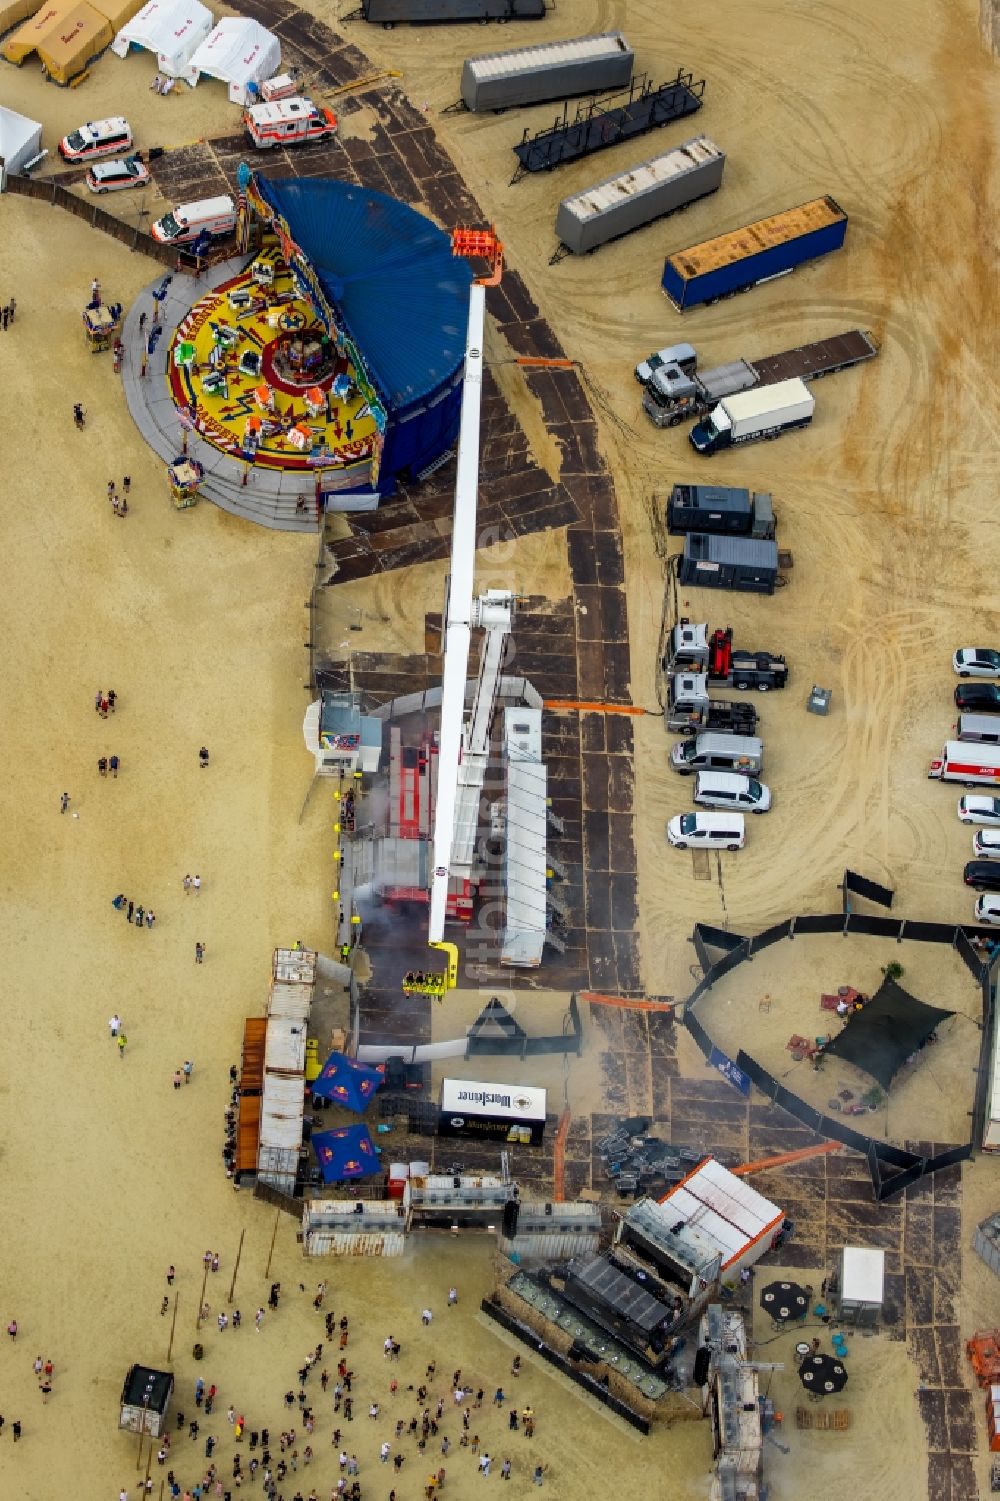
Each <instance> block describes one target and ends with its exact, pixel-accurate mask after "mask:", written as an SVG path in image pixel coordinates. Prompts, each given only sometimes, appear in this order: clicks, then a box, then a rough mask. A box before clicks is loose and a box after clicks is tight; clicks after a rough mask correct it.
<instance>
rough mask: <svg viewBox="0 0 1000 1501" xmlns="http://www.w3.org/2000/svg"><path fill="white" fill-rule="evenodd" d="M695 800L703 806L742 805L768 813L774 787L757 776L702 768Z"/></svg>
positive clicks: (744, 807)
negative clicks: (759, 779)
mask: <svg viewBox="0 0 1000 1501" xmlns="http://www.w3.org/2000/svg"><path fill="white" fill-rule="evenodd" d="M694 800H695V802H696V803H700V804H701V806H702V807H703V808H739V809H741V810H744V811H746V812H748V813H766V812H767V810H768V809H769V808H770V806H771V789H770V787H768V785H767V783H766V782H758V780H757V778H756V777H747V776H743V775H742V774H741V773H740V772H736V771H699V773H698V780H697V781H696V783H695V788H694Z"/></svg>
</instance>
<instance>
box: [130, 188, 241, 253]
mask: <svg viewBox="0 0 1000 1501" xmlns="http://www.w3.org/2000/svg"><path fill="white" fill-rule="evenodd" d="M235 228H236V205H235V203H234V202H233V200H232V199H231V198H228V197H221V198H201V199H199V200H198V202H197V203H179V204H178V205H177V207H176V208H173V209H171V210H170V212H169V214H164V216H163V218H162V219H158V220H157V221H156V223H155V224H154V225H153V226H152V229H151V233H152V236H153V239H154V240H160V241H161V242H162V243H163V244H166V245H185V244H187V243H188V241H190V240H196V239H197V238H198V236H199V235H200V234H207V235H211V236H212V238H213V239H216V238H218V239H222V238H224V237H225V236H226V235H231V234H232V232H233V230H234V229H235Z"/></svg>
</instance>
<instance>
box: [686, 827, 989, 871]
mask: <svg viewBox="0 0 1000 1501" xmlns="http://www.w3.org/2000/svg"><path fill="white" fill-rule="evenodd" d="M746 837H747V836H746V819H745V818H744V817H743V814H742V813H679V814H678V816H677V817H676V818H672V819H671V820H670V822H669V823H668V824H667V838H668V839H669V840H670V843H671V844H672V845H673V846H674V848H675V849H679V850H686V849H687V848H688V847H689V846H690V847H691V848H692V849H696V850H702V849H719V850H741V849H742V848H743V846H744V844H745V843H746ZM998 869H1000V868H998ZM997 884H998V886H1000V881H998V882H997Z"/></svg>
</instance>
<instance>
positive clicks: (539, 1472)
mask: <svg viewBox="0 0 1000 1501" xmlns="http://www.w3.org/2000/svg"><path fill="white" fill-rule="evenodd" d="M547 1469H548V1465H536V1466H535V1473H534V1475H533V1476H532V1477H531V1478H532V1479H533V1480H534V1482H535V1484H536V1485H541V1483H542V1476H543V1475H544V1474H545V1471H546V1470H547Z"/></svg>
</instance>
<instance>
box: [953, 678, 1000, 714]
mask: <svg viewBox="0 0 1000 1501" xmlns="http://www.w3.org/2000/svg"><path fill="white" fill-rule="evenodd" d="M955 708H956V709H963V710H965V711H966V712H967V713H972V714H1000V688H998V687H997V685H996V683H959V685H958V687H957V688H956V689H955Z"/></svg>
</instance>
